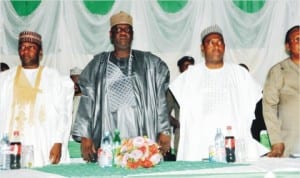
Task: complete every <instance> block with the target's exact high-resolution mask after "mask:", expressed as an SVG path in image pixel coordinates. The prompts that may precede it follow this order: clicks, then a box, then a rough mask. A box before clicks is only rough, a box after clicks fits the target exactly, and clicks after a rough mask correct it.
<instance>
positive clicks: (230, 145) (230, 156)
mask: <svg viewBox="0 0 300 178" xmlns="http://www.w3.org/2000/svg"><path fill="white" fill-rule="evenodd" d="M231 129H232V128H231V126H227V135H226V136H225V149H226V161H227V162H228V163H232V162H235V138H234V136H233V135H232V132H231Z"/></svg>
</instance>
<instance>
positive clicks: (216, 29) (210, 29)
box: [201, 24, 223, 41]
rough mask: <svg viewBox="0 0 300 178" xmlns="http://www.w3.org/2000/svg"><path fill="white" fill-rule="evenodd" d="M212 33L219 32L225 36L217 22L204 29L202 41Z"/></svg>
mask: <svg viewBox="0 0 300 178" xmlns="http://www.w3.org/2000/svg"><path fill="white" fill-rule="evenodd" d="M212 33H218V34H220V35H222V36H223V33H222V30H221V28H220V27H219V26H218V25H216V24H215V25H212V26H209V27H207V28H205V29H204V30H202V32H201V41H203V39H204V38H205V37H206V36H207V35H209V34H212Z"/></svg>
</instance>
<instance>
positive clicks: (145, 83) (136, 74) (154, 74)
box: [71, 50, 170, 148]
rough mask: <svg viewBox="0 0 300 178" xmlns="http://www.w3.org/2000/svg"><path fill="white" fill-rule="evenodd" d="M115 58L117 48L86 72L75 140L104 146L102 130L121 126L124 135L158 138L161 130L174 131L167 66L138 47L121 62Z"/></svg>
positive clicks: (81, 85) (74, 135) (80, 80)
mask: <svg viewBox="0 0 300 178" xmlns="http://www.w3.org/2000/svg"><path fill="white" fill-rule="evenodd" d="M112 56H113V55H112V53H111V52H103V53H101V54H98V55H96V56H95V57H94V59H93V60H92V61H91V62H90V63H89V64H88V65H87V67H86V68H85V69H84V70H83V72H82V73H81V75H80V79H79V85H80V88H81V91H82V96H81V100H80V103H79V108H78V113H77V116H76V119H75V122H74V125H73V128H72V131H71V134H72V135H73V138H74V139H75V140H77V141H80V137H87V138H92V139H93V142H94V144H95V148H98V147H100V142H101V137H102V134H103V133H104V132H105V131H111V132H113V131H114V129H116V128H118V129H119V130H120V133H121V137H123V138H129V137H135V136H148V137H149V138H151V139H153V140H156V139H157V136H158V133H160V132H163V131H169V129H170V126H169V120H168V111H167V101H166V91H167V89H168V84H169V70H168V67H167V65H166V64H165V63H164V62H163V61H162V60H161V59H160V58H158V57H157V56H155V55H153V54H151V53H150V52H142V51H137V50H132V54H131V57H130V58H129V59H128V60H125V64H121V65H118V64H116V63H115V62H114V60H113V57H112ZM124 68H125V69H124Z"/></svg>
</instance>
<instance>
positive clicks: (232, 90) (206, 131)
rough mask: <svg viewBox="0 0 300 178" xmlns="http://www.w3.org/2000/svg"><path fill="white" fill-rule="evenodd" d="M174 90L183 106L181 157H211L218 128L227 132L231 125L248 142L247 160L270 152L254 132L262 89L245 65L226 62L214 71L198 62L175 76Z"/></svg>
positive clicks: (190, 158) (193, 159) (235, 132)
mask: <svg viewBox="0 0 300 178" xmlns="http://www.w3.org/2000/svg"><path fill="white" fill-rule="evenodd" d="M170 89H171V91H172V93H173V94H174V96H175V98H176V100H177V101H178V103H179V105H180V141H179V147H178V155H177V160H187V161H199V160H202V159H204V158H208V148H209V145H213V144H214V137H215V134H216V130H217V128H221V129H222V133H223V135H225V134H226V126H228V125H231V126H232V132H233V134H234V136H235V138H236V139H244V141H245V142H246V145H245V146H246V153H247V155H246V159H248V160H249V159H254V158H257V157H258V156H259V155H260V154H263V153H265V152H266V151H267V150H265V149H263V148H262V147H261V145H259V144H258V143H257V142H256V141H255V140H254V139H253V138H252V136H251V132H250V127H251V123H252V120H253V119H255V116H254V110H255V106H256V103H257V101H258V100H259V99H260V98H261V96H262V93H261V91H262V90H261V87H260V86H259V85H258V84H257V83H256V82H255V81H254V80H253V78H252V77H251V75H250V74H249V73H248V72H247V71H246V70H245V69H243V68H242V67H240V66H238V65H236V64H229V63H225V64H224V65H223V67H222V68H220V69H214V70H211V69H208V68H207V67H206V66H205V64H204V63H200V64H196V65H194V66H190V67H189V68H188V70H187V71H186V72H184V73H182V74H181V75H180V76H179V77H178V78H177V79H175V80H174V82H173V83H172V84H171V85H170ZM257 147H261V149H263V152H259V151H258V149H257Z"/></svg>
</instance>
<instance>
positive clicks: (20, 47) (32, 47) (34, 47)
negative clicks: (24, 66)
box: [19, 45, 37, 51]
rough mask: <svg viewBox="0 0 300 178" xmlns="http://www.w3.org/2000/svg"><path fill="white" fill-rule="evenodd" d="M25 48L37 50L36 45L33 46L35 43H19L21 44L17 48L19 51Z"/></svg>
mask: <svg viewBox="0 0 300 178" xmlns="http://www.w3.org/2000/svg"><path fill="white" fill-rule="evenodd" d="M26 49H28V50H29V51H33V50H37V46H35V45H27V46H25V45H21V46H19V50H21V51H24V50H26Z"/></svg>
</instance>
